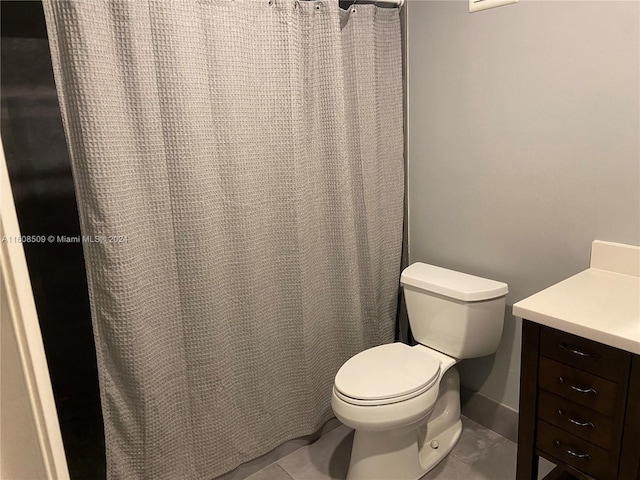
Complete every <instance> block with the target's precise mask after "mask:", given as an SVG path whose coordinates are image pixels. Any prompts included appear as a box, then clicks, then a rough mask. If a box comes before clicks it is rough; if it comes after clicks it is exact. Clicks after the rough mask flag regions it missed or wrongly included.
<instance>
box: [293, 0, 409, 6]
mask: <svg viewBox="0 0 640 480" xmlns="http://www.w3.org/2000/svg"><path fill="white" fill-rule="evenodd" d="M305 1H307V0H305ZM311 1H313V0H311ZM343 2H344V3H351V5H352V6H354V5H355V6H357V5H362V4H374V5H379V6H387V7H394V8H400V7H402V6H403V5H404V2H405V0H349V1H347V0H341V1H340V3H343Z"/></svg>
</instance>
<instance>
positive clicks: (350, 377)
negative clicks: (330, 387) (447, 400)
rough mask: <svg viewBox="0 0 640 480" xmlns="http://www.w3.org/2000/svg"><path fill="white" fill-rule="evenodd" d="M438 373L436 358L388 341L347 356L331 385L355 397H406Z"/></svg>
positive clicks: (424, 388) (419, 389) (419, 390)
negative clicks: (352, 355)
mask: <svg viewBox="0 0 640 480" xmlns="http://www.w3.org/2000/svg"><path fill="white" fill-rule="evenodd" d="M439 373H440V360H438V359H436V358H434V357H432V356H431V355H429V353H428V352H426V351H424V350H422V349H419V348H413V347H410V346H408V345H405V344H404V343H399V342H398V343H390V344H387V345H380V346H379V347H373V348H370V349H368V350H365V351H364V352H360V353H359V354H357V355H355V356H354V357H352V358H351V359H349V360H347V362H346V363H345V364H344V365H343V366H342V367H341V368H340V370H338V373H337V374H336V379H335V388H336V390H337V391H338V392H340V393H341V394H342V395H345V396H347V397H350V398H353V399H358V400H368V401H376V400H388V399H394V398H398V397H403V398H407V397H409V398H410V397H411V394H412V393H415V392H418V393H421V392H424V391H425V390H428V389H429V387H431V385H433V384H434V383H435V381H436V379H437V378H438V374H439ZM385 403H386V402H385Z"/></svg>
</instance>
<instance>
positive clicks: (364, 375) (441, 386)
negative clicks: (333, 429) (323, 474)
mask: <svg viewBox="0 0 640 480" xmlns="http://www.w3.org/2000/svg"><path fill="white" fill-rule="evenodd" d="M401 283H402V285H403V287H404V288H405V299H406V303H407V311H408V314H409V322H410V325H411V328H412V332H413V333H414V337H415V338H416V340H417V341H418V342H419V343H418V344H417V345H415V346H408V345H405V344H403V343H399V342H398V343H391V344H386V345H380V346H377V347H373V348H370V349H368V350H365V351H363V352H360V353H358V354H357V355H355V356H354V357H352V358H351V359H349V360H347V362H346V363H345V364H344V365H343V366H342V367H341V368H340V370H339V371H338V373H337V374H336V377H335V382H334V387H333V394H332V398H331V406H332V408H333V411H334V413H335V415H336V417H337V418H338V419H339V420H340V421H341V422H342V423H344V424H345V425H347V426H349V427H351V428H353V429H354V430H355V434H354V440H353V446H352V450H351V460H350V462H349V470H348V473H347V480H365V479H366V480H374V479H381V480H389V479H393V480H417V479H419V478H420V477H422V476H423V475H424V474H425V473H427V472H428V471H429V470H431V469H432V468H433V467H435V466H436V465H437V464H438V462H440V461H441V460H442V459H443V458H445V457H446V455H447V454H448V453H449V452H450V451H451V449H453V447H454V446H455V444H456V442H457V441H458V439H459V438H460V434H461V432H462V422H461V421H460V377H459V374H458V371H457V369H456V368H455V366H454V365H455V364H456V363H457V362H458V359H460V358H472V357H474V356H481V355H487V354H490V353H493V352H494V351H495V349H496V348H497V344H498V342H499V340H500V336H501V333H502V322H503V316H504V302H505V295H506V293H507V285H506V284H504V283H501V282H495V281H493V280H487V279H483V278H480V277H475V276H472V275H467V274H464V273H460V272H454V271H452V270H446V269H442V268H440V267H435V266H433V265H426V264H421V263H417V264H413V265H411V266H409V267H407V269H405V271H404V272H403V273H402V277H401Z"/></svg>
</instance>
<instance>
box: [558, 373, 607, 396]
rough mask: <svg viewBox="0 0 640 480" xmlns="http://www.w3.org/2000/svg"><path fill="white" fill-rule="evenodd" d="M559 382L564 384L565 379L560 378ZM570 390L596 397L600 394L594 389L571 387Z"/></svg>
mask: <svg viewBox="0 0 640 480" xmlns="http://www.w3.org/2000/svg"><path fill="white" fill-rule="evenodd" d="M557 380H558V383H564V378H562V377H558V378H557ZM569 388H570V389H571V390H574V391H576V392H578V393H584V394H587V395H596V394H597V393H598V391H597V390H596V389H595V388H592V387H579V386H577V385H569Z"/></svg>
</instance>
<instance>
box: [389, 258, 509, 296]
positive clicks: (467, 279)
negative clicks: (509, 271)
mask: <svg viewBox="0 0 640 480" xmlns="http://www.w3.org/2000/svg"><path fill="white" fill-rule="evenodd" d="M400 283H401V284H402V285H403V286H411V287H414V288H418V289H420V290H425V291H427V292H433V293H437V294H438V295H444V296H446V297H450V298H455V299H457V300H462V301H464V302H479V301H482V300H491V299H494V298H499V297H503V296H505V295H506V294H507V293H509V287H508V286H507V284H506V283H502V282H496V281H495V280H489V279H487V278H482V277H476V276H475V275H469V274H468V273H462V272H456V271H454V270H448V269H446V268H442V267H436V266H435V265H428V264H426V263H420V262H416V263H413V264H411V265H409V266H408V267H407V268H405V269H404V271H403V272H402V275H401V276H400Z"/></svg>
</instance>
